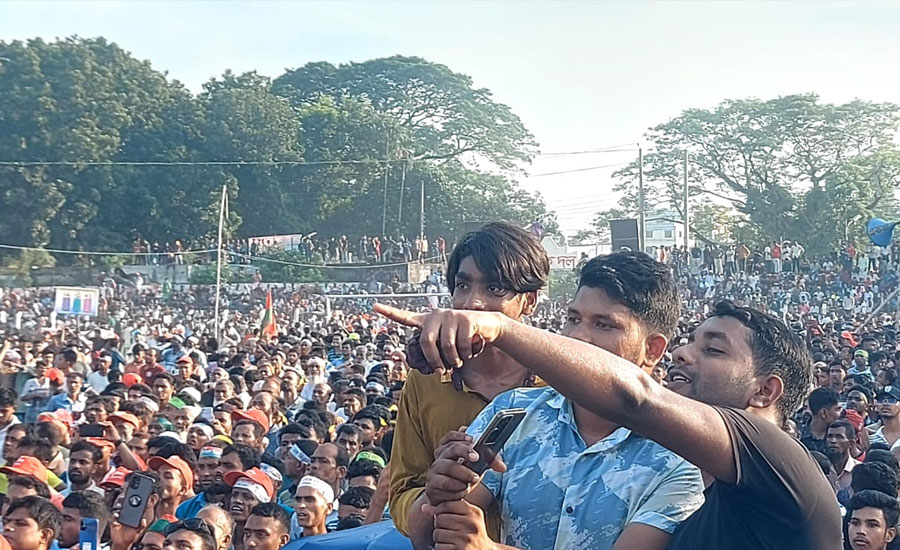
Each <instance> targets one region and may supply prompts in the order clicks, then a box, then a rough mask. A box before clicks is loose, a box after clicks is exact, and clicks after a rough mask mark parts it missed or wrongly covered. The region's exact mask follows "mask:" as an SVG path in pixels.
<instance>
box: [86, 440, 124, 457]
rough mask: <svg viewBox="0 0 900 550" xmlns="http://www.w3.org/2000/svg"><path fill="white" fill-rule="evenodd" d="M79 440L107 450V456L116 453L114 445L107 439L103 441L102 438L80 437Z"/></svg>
mask: <svg viewBox="0 0 900 550" xmlns="http://www.w3.org/2000/svg"><path fill="white" fill-rule="evenodd" d="M81 439H82V440H83V441H87V442H88V443H93V444H94V445H96V446H98V447H100V448H101V449H103V448H106V449H109V454H113V453H114V452H116V444H115V443H113V442H112V441H110V440H108V439H103V438H102V437H82V438H81Z"/></svg>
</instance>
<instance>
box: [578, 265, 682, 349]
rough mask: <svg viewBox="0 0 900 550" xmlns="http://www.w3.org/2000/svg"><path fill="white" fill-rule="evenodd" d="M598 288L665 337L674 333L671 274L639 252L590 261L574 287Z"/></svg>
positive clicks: (676, 303)
mask: <svg viewBox="0 0 900 550" xmlns="http://www.w3.org/2000/svg"><path fill="white" fill-rule="evenodd" d="M585 286H586V287H588V288H598V289H601V290H603V291H604V292H606V294H607V295H608V296H609V297H610V298H611V299H613V300H615V301H617V302H620V303H622V304H623V305H624V306H625V307H627V308H628V309H629V310H630V311H631V312H632V313H633V314H634V316H635V317H637V318H638V319H640V321H641V323H642V324H644V325H645V326H646V328H649V329H651V330H655V331H659V332H661V333H662V334H665V335H666V336H667V337H671V336H672V335H674V334H675V327H676V326H677V325H678V318H679V315H680V314H681V299H680V298H679V297H678V288H677V287H676V286H675V278H674V277H673V276H672V271H671V270H670V269H669V268H668V267H667V266H666V265H665V264H662V263H660V262H657V261H656V260H654V259H653V258H651V257H650V256H648V255H646V254H644V253H643V252H630V251H621V252H614V253H612V254H604V255H602V256H597V257H595V258H593V259H591V260H590V261H589V262H588V263H587V264H585V266H584V267H583V268H582V270H581V276H580V277H579V278H578V288H581V287H585Z"/></svg>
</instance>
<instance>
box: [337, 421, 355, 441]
mask: <svg viewBox="0 0 900 550" xmlns="http://www.w3.org/2000/svg"><path fill="white" fill-rule="evenodd" d="M341 434H347V435H351V436H353V435H356V436H359V435H361V434H362V428H360V427H359V426H357V425H356V424H354V423H353V422H344V423H343V424H341V425H340V426H338V428H337V431H336V432H334V439H335V441H337V438H338V436H339V435H341Z"/></svg>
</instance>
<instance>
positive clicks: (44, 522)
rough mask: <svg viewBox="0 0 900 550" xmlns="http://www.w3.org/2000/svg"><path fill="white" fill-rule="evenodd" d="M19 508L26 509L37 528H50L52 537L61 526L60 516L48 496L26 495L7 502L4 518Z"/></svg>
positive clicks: (55, 535)
mask: <svg viewBox="0 0 900 550" xmlns="http://www.w3.org/2000/svg"><path fill="white" fill-rule="evenodd" d="M20 508H24V509H25V510H27V511H28V515H30V516H31V519H33V520H34V521H35V523H37V524H38V529H50V530H51V531H52V532H53V537H52V538H54V539H55V538H57V536H58V535H59V531H60V529H61V527H62V516H61V515H60V513H59V510H57V509H56V506H54V505H53V503H51V502H50V499H49V498H47V497H43V496H27V497H22V498H20V499H17V500H14V501H12V502H11V503H10V504H9V508H7V509H6V516H4V518H5V517H8V516H9V515H10V514H12V513H13V512H14V511H16V510H18V509H20Z"/></svg>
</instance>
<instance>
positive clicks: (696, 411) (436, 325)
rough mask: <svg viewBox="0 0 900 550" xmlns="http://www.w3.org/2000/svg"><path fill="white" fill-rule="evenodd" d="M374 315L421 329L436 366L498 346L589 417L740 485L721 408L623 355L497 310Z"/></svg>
mask: <svg viewBox="0 0 900 550" xmlns="http://www.w3.org/2000/svg"><path fill="white" fill-rule="evenodd" d="M375 309H376V311H378V312H379V313H381V314H382V315H385V316H386V317H388V318H390V319H392V320H394V321H396V322H398V323H401V324H404V325H407V326H413V327H418V328H421V329H422V334H421V337H420V342H421V343H422V352H423V353H424V355H425V357H426V359H427V360H428V362H429V363H430V364H431V365H433V366H434V367H435V368H443V369H449V368H454V367H461V366H462V361H463V359H469V358H471V357H472V342H473V340H474V341H479V340H481V341H483V342H484V343H486V344H488V345H495V346H497V347H499V348H500V349H501V350H503V351H504V352H505V353H506V354H508V355H509V356H510V357H511V358H512V359H514V360H515V361H518V362H519V363H521V364H522V365H524V366H526V367H527V368H528V369H529V370H531V371H532V372H534V373H536V374H537V375H538V376H540V377H541V378H543V379H544V380H545V381H546V382H547V383H548V384H550V385H551V386H552V387H553V388H555V389H556V390H557V391H559V392H560V393H562V394H563V395H565V396H566V397H568V398H569V399H571V400H573V401H575V402H576V403H579V404H581V405H582V406H583V407H585V408H587V409H588V410H590V411H591V412H593V413H595V414H597V415H599V416H602V417H604V418H606V419H608V420H611V421H613V422H615V423H617V424H620V425H622V426H625V427H627V428H629V429H631V430H633V431H635V432H637V433H639V434H641V435H643V436H644V437H647V438H649V439H652V440H654V441H656V442H657V443H659V444H660V445H662V446H664V447H666V448H668V449H670V450H672V451H673V452H675V453H677V454H679V455H681V456H682V457H684V458H686V459H687V460H688V461H689V462H691V463H693V464H694V465H696V466H697V467H699V468H700V469H701V470H704V471H706V472H707V473H709V474H711V475H713V476H714V477H716V479H720V480H723V481H727V482H734V481H735V479H736V476H737V474H736V464H735V459H734V455H733V451H732V445H731V437H730V435H729V433H728V429H727V428H726V426H725V421H724V420H723V419H722V417H721V416H720V415H719V413H718V412H717V411H716V409H715V408H713V407H711V406H709V405H706V404H704V403H700V402H699V401H695V400H693V399H688V398H686V397H682V396H680V395H678V394H676V393H674V392H672V391H669V390H667V389H665V388H663V387H662V386H660V385H659V384H657V383H656V382H655V381H654V380H653V379H652V378H651V377H650V376H648V375H647V374H645V373H644V372H643V371H642V370H641V369H639V368H636V367H635V365H634V364H632V363H630V362H628V361H626V360H624V359H622V358H621V357H618V356H616V355H613V354H611V353H609V352H608V351H606V350H603V349H600V348H598V347H595V346H592V345H590V344H587V343H584V342H581V341H578V340H574V339H571V338H566V337H564V336H559V335H557V334H553V333H551V332H548V331H544V330H540V329H537V328H534V327H530V326H528V325H525V324H523V323H519V322H516V321H513V320H511V319H509V318H508V317H506V316H504V315H502V314H500V313H495V312H479V311H463V310H435V311H433V312H431V313H412V312H408V311H404V310H399V309H396V308H392V307H388V306H384V305H381V304H378V305H376V306H375ZM438 350H440V351H438ZM442 353H443V355H444V357H445V358H446V360H443V359H441V354H442Z"/></svg>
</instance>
